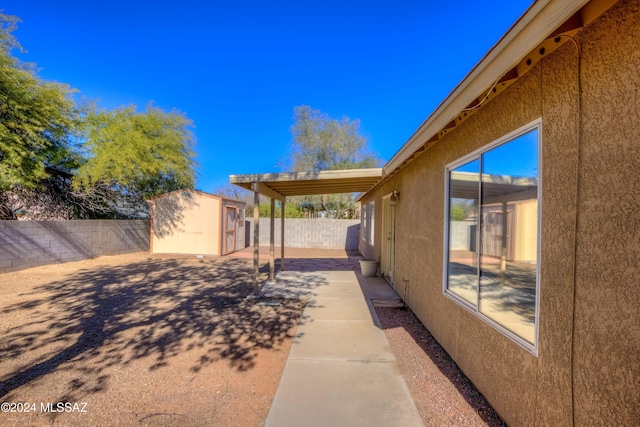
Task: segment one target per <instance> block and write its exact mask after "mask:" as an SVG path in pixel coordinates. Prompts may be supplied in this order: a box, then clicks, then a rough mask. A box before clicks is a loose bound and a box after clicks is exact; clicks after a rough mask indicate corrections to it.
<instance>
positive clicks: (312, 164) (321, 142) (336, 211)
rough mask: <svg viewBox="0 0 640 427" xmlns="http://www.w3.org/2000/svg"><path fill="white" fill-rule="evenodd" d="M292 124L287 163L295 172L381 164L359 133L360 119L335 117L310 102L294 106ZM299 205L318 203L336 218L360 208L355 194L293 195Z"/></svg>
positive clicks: (353, 214)
mask: <svg viewBox="0 0 640 427" xmlns="http://www.w3.org/2000/svg"><path fill="white" fill-rule="evenodd" d="M293 112H294V115H293V118H294V124H293V126H292V127H291V133H292V135H293V144H292V146H291V155H290V159H289V162H288V164H287V165H286V166H288V168H289V169H290V170H292V171H294V172H308V173H315V172H319V171H322V170H340V169H364V168H374V167H377V166H378V165H379V163H380V160H379V159H378V158H377V156H376V155H375V153H373V152H372V151H371V150H369V148H368V141H367V138H366V137H364V136H362V135H361V134H360V121H359V120H357V119H356V120H351V119H350V118H348V117H342V119H340V120H337V119H332V118H330V117H329V116H328V115H327V114H325V113H323V112H321V111H319V110H314V109H313V108H311V107H310V106H308V105H302V106H299V107H295V108H294V110H293ZM291 202H293V203H296V204H298V205H299V206H300V205H302V204H304V205H307V206H314V205H315V206H318V207H319V209H321V210H325V211H327V212H328V213H329V214H330V215H331V216H333V217H335V218H353V217H354V216H355V215H356V212H357V209H356V206H355V202H354V195H353V194H325V195H320V196H305V197H296V198H291Z"/></svg>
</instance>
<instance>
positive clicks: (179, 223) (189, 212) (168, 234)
mask: <svg viewBox="0 0 640 427" xmlns="http://www.w3.org/2000/svg"><path fill="white" fill-rule="evenodd" d="M221 203H222V202H221V199H219V198H216V197H212V196H209V195H203V194H200V193H196V192H190V191H174V192H172V193H168V194H166V195H164V196H161V197H159V198H157V199H155V200H154V205H153V215H152V224H153V227H152V230H153V237H152V242H151V251H152V252H153V253H173V254H202V255H220V251H221V240H220V233H221V230H222V223H221V212H222V211H221Z"/></svg>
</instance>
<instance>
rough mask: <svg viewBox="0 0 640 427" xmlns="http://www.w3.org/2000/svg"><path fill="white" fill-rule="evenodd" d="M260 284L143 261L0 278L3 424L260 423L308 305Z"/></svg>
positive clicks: (247, 273)
mask: <svg viewBox="0 0 640 427" xmlns="http://www.w3.org/2000/svg"><path fill="white" fill-rule="evenodd" d="M251 276H252V269H251V264H250V261H249V260H245V259H239V258H222V259H194V258H189V259H169V258H164V259H163V258H154V257H150V256H149V255H148V254H146V253H144V254H140V253H139V254H132V255H126V256H115V257H100V258H97V259H93V260H86V261H81V262H75V263H69V264H59V265H50V266H45V267H38V268H32V269H29V270H24V271H20V272H16V273H9V274H4V275H2V276H0V283H1V286H0V301H1V303H0V402H10V404H11V405H12V406H11V407H6V403H5V404H4V405H5V406H3V412H2V413H0V425H3V426H12V425H15V426H23V425H34V426H42V425H51V424H53V425H122V426H124V425H212V426H213V425H215V426H260V425H262V424H263V423H264V420H265V419H266V416H267V414H268V412H269V407H270V405H271V401H272V400H273V396H274V395H275V391H276V389H277V386H278V382H279V380H280V376H281V373H282V370H283V369H284V365H285V362H286V359H287V355H288V352H289V348H290V346H291V339H292V337H293V334H294V333H295V327H296V322H297V320H298V319H299V317H300V315H301V313H302V310H303V308H304V302H301V301H283V302H282V303H281V304H280V305H279V306H269V305H259V304H258V303H256V300H251V299H247V298H246V296H247V295H249V294H250V293H251V289H252V288H251V283H252V277H251ZM7 409H8V410H9V411H11V410H14V411H20V412H5V410H7Z"/></svg>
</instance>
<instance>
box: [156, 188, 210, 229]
mask: <svg viewBox="0 0 640 427" xmlns="http://www.w3.org/2000/svg"><path fill="white" fill-rule="evenodd" d="M195 206H199V205H198V202H197V201H196V200H195V197H194V193H192V192H191V191H176V192H173V193H171V194H167V195H165V196H160V197H158V198H156V199H155V200H154V209H153V220H152V221H153V222H152V227H153V234H154V235H155V236H156V237H160V238H162V237H167V236H171V235H173V234H175V233H181V232H184V229H183V228H182V226H184V211H185V210H189V209H193V208H194V207H195Z"/></svg>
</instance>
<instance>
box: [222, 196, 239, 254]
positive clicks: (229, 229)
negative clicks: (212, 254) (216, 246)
mask: <svg viewBox="0 0 640 427" xmlns="http://www.w3.org/2000/svg"><path fill="white" fill-rule="evenodd" d="M237 224H238V221H237V210H236V207H235V206H225V215H224V245H225V246H224V253H225V254H229V253H231V252H235V250H236V227H237Z"/></svg>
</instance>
